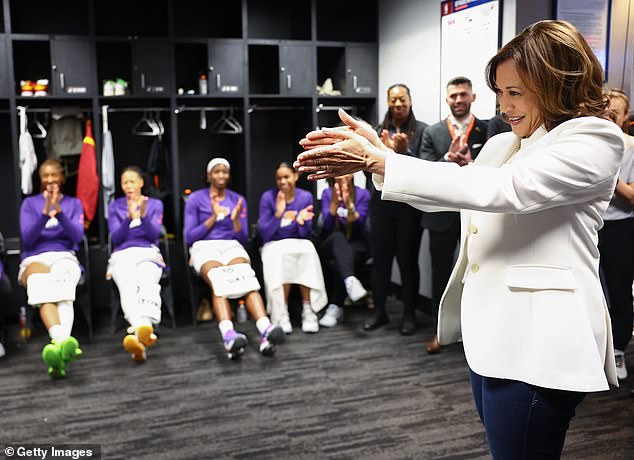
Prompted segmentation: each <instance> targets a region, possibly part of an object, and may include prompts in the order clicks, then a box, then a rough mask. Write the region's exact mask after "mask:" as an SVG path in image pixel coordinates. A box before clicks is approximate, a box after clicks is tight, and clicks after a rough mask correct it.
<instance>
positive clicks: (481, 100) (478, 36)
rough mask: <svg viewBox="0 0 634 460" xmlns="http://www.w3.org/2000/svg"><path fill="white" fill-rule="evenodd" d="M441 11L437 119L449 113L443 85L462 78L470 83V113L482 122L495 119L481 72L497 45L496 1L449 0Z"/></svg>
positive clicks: (489, 91) (488, 90)
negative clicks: (471, 90)
mask: <svg viewBox="0 0 634 460" xmlns="http://www.w3.org/2000/svg"><path fill="white" fill-rule="evenodd" d="M440 8H441V25H440V31H441V32H440V33H441V39H440V86H441V87H440V93H439V94H440V111H441V113H440V118H445V117H446V116H447V115H448V114H449V107H447V104H446V102H445V96H446V94H447V82H448V81H449V80H451V79H452V78H454V77H457V76H464V77H467V78H469V79H470V80H471V81H472V82H473V91H474V93H476V100H475V102H474V103H473V105H472V106H471V112H472V113H473V114H474V115H476V116H477V117H478V118H480V119H483V120H486V119H488V118H492V117H493V116H495V94H494V93H493V91H491V90H490V89H489V88H488V86H487V85H486V80H485V78H484V70H485V67H486V64H487V62H489V59H491V57H492V56H493V55H494V54H495V53H496V52H497V50H498V48H499V44H500V6H499V2H498V0H450V1H444V2H442V3H441V5H440Z"/></svg>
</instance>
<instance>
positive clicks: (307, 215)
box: [296, 204, 315, 225]
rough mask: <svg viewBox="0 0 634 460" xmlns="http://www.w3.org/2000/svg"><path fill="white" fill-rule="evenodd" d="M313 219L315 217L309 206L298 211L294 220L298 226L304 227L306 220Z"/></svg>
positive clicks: (310, 205) (311, 207)
mask: <svg viewBox="0 0 634 460" xmlns="http://www.w3.org/2000/svg"><path fill="white" fill-rule="evenodd" d="M313 217H315V213H314V212H313V205H312V204H309V205H308V206H306V207H305V208H304V209H302V210H301V211H299V213H298V214H297V219H296V220H297V223H298V224H299V225H304V223H305V222H306V221H307V220H312V219H313Z"/></svg>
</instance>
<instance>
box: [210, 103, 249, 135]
mask: <svg viewBox="0 0 634 460" xmlns="http://www.w3.org/2000/svg"><path fill="white" fill-rule="evenodd" d="M211 130H212V131H213V132H215V133H221V134H240V133H242V125H241V124H240V122H239V121H238V120H237V119H236V118H235V117H234V116H233V107H232V108H230V109H229V110H223V111H222V116H221V117H220V119H218V120H217V121H216V122H215V123H214V124H213V126H212V127H211Z"/></svg>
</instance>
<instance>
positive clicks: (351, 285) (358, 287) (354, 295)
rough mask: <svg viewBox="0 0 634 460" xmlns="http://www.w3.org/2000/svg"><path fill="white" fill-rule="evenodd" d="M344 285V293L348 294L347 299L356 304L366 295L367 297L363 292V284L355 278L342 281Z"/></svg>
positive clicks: (366, 293) (350, 277)
mask: <svg viewBox="0 0 634 460" xmlns="http://www.w3.org/2000/svg"><path fill="white" fill-rule="evenodd" d="M344 284H345V285H346V292H347V293H348V297H350V300H352V301H353V302H358V301H359V300H361V299H363V298H364V297H365V296H366V295H368V291H366V290H365V288H364V287H363V284H361V281H359V279H358V278H357V277H356V276H349V277H347V278H346V279H345V280H344Z"/></svg>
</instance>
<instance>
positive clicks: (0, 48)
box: [0, 39, 9, 97]
mask: <svg viewBox="0 0 634 460" xmlns="http://www.w3.org/2000/svg"><path fill="white" fill-rule="evenodd" d="M8 96H9V67H8V66H7V42H6V41H4V39H0V97H8Z"/></svg>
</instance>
